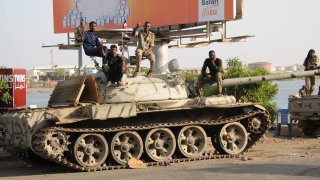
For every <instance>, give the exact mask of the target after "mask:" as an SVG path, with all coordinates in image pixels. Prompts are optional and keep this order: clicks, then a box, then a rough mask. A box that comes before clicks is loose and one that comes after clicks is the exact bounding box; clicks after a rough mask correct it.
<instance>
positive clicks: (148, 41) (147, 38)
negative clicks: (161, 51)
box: [135, 30, 156, 72]
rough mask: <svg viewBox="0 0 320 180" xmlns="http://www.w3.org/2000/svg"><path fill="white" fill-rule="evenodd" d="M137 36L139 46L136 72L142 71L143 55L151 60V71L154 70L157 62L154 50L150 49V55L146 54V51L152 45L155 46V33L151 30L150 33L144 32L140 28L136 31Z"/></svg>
mask: <svg viewBox="0 0 320 180" xmlns="http://www.w3.org/2000/svg"><path fill="white" fill-rule="evenodd" d="M135 36H136V37H137V38H138V47H137V50H136V56H137V62H136V63H137V67H136V72H139V71H140V64H141V60H142V57H147V58H148V59H149V61H150V69H149V72H152V71H153V68H154V63H155V61H156V60H155V59H156V58H155V55H154V54H153V51H150V53H149V54H148V55H145V53H144V52H145V51H146V50H148V49H149V48H150V47H154V39H155V35H154V33H152V32H151V31H149V34H146V33H144V31H143V30H140V31H139V32H138V31H136V34H135Z"/></svg>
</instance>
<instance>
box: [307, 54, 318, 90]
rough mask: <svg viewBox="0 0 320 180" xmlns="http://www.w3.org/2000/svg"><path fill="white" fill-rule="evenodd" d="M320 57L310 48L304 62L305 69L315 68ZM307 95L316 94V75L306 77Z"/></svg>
mask: <svg viewBox="0 0 320 180" xmlns="http://www.w3.org/2000/svg"><path fill="white" fill-rule="evenodd" d="M318 61H319V60H318V57H317V56H316V55H315V50H313V49H310V50H309V52H308V55H307V57H306V59H305V60H304V62H303V66H304V67H305V69H304V70H305V71H310V70H315V69H316V66H317V64H318ZM305 81H306V95H313V94H314V85H315V81H316V78H315V77H314V76H311V77H306V78H305Z"/></svg>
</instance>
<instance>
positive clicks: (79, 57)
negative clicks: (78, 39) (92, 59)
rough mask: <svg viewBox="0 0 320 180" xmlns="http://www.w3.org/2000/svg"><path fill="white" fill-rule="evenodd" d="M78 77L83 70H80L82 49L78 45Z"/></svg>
mask: <svg viewBox="0 0 320 180" xmlns="http://www.w3.org/2000/svg"><path fill="white" fill-rule="evenodd" d="M78 73H79V74H78V75H82V74H83V69H82V47H81V45H80V47H79V49H78Z"/></svg>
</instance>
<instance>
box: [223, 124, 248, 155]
mask: <svg viewBox="0 0 320 180" xmlns="http://www.w3.org/2000/svg"><path fill="white" fill-rule="evenodd" d="M218 140H219V144H220V146H221V149H222V150H223V151H224V152H225V153H228V154H239V153H241V152H242V151H243V150H244V149H245V147H246V146H247V143H248V133H247V131H246V129H245V127H244V126H243V125H242V124H241V123H238V122H233V123H229V124H226V125H224V126H223V127H222V128H221V131H220V134H219V139H218Z"/></svg>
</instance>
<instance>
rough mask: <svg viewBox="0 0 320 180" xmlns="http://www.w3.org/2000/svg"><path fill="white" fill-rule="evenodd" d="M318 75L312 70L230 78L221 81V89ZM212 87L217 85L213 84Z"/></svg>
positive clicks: (319, 72) (317, 72) (319, 73)
mask: <svg viewBox="0 0 320 180" xmlns="http://www.w3.org/2000/svg"><path fill="white" fill-rule="evenodd" d="M316 75H320V71H319V70H318V69H317V70H312V71H301V72H292V73H281V74H272V75H265V76H251V77H243V78H232V79H225V80H223V87H229V86H235V85H243V84H252V83H258V82H262V81H273V80H282V79H293V78H302V77H310V76H316ZM213 86H214V87H216V86H217V84H216V83H215V84H213Z"/></svg>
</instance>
